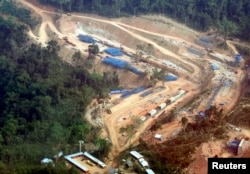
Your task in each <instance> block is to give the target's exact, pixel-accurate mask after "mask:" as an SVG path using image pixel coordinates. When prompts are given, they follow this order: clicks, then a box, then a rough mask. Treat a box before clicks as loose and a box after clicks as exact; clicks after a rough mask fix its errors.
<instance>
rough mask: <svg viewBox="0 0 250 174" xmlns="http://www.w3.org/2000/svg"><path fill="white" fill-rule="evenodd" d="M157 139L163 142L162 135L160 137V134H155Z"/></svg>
mask: <svg viewBox="0 0 250 174" xmlns="http://www.w3.org/2000/svg"><path fill="white" fill-rule="evenodd" d="M154 137H155V138H156V139H158V140H162V135H160V134H155V136H154Z"/></svg>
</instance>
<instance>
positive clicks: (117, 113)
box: [16, 0, 242, 157]
mask: <svg viewBox="0 0 250 174" xmlns="http://www.w3.org/2000/svg"><path fill="white" fill-rule="evenodd" d="M16 1H17V2H19V3H21V4H23V5H24V6H26V7H28V8H30V9H32V10H33V11H34V12H35V13H37V14H38V15H39V16H41V18H42V23H41V25H40V28H39V38H38V39H39V40H38V41H39V42H41V43H42V45H43V46H46V43H47V42H48V41H49V40H50V38H49V34H48V33H47V30H48V29H50V30H51V31H52V32H53V33H54V34H55V35H56V36H57V37H58V38H62V37H63V36H69V37H70V40H71V41H72V42H73V43H75V44H76V47H75V48H76V49H78V50H82V47H83V44H82V43H81V42H80V41H79V39H78V38H77V37H76V35H74V34H72V33H71V34H69V33H67V32H66V30H65V31H64V30H62V28H60V27H59V28H57V27H56V25H55V24H54V23H53V19H52V17H51V16H53V15H55V14H57V13H56V12H53V11H46V10H43V9H40V8H39V6H35V5H33V4H31V3H30V2H27V1H24V0H16ZM65 17H68V16H66V15H65V14H64V15H62V18H65ZM68 18H69V17H68ZM70 19H72V20H73V19H89V20H92V21H98V23H105V24H109V25H112V26H113V27H116V28H117V29H119V30H120V31H123V32H126V33H127V34H129V36H131V38H136V39H137V40H139V41H142V42H143V43H145V44H151V45H153V47H154V48H155V49H157V50H158V51H159V52H161V53H162V54H163V55H166V57H170V58H173V59H174V60H175V61H176V62H178V63H181V64H182V65H183V66H188V67H190V69H192V70H193V72H192V73H189V74H188V73H186V72H185V73H183V75H185V76H189V77H190V79H192V78H194V77H195V78H196V77H201V76H202V74H201V69H200V67H198V66H197V65H196V64H194V63H191V62H189V61H188V60H187V59H185V58H184V57H182V56H180V55H178V54H176V53H174V52H171V51H170V50H168V49H166V48H165V47H163V46H160V45H158V44H157V42H156V41H154V40H153V39H147V38H145V37H143V34H142V35H140V33H139V32H141V33H146V34H150V35H153V36H160V37H165V38H168V39H172V40H175V41H176V42H178V43H184V42H185V44H187V46H193V47H195V48H198V49H202V48H201V47H200V46H198V45H196V44H194V43H191V42H188V41H186V40H183V39H181V38H178V37H174V36H169V35H165V34H159V33H156V32H152V31H147V30H144V29H141V28H137V27H134V26H130V25H127V24H124V23H121V22H118V21H112V20H108V19H99V18H95V17H89V16H84V15H76V14H72V15H71V16H70ZM72 24H73V22H72ZM74 25H76V24H74ZM71 28H73V26H71ZM133 30H134V31H136V32H133ZM29 35H30V36H31V37H32V38H34V39H36V38H37V37H36V36H35V35H34V34H33V33H32V31H31V30H30V31H29ZM96 38H100V36H96ZM101 39H105V38H101ZM227 43H228V45H229V47H231V48H232V50H233V52H234V53H237V50H236V49H235V47H234V46H233V45H232V44H231V43H230V42H227ZM115 44H117V43H115ZM86 45H87V44H86ZM118 46H119V45H118ZM125 49H127V50H130V51H131V52H135V50H134V48H129V47H125ZM153 61H157V60H153ZM239 72H240V73H239V77H240V75H241V74H242V72H241V71H240V70H239ZM180 79H181V80H179V81H178V82H176V83H175V82H173V83H172V85H170V84H169V85H167V88H166V89H165V90H163V91H161V92H156V93H154V94H152V95H150V96H147V97H145V98H141V97H140V96H139V94H136V95H133V96H131V97H129V98H126V99H123V100H122V102H121V104H119V105H116V106H114V107H113V108H111V109H112V112H113V113H112V115H108V114H106V115H104V117H103V119H104V120H103V121H104V123H105V124H104V125H105V128H106V131H107V133H108V136H109V139H110V140H111V142H112V144H113V148H112V153H113V156H114V157H115V156H118V155H119V153H120V152H122V151H123V150H126V149H127V148H129V146H130V145H134V144H136V143H137V142H138V139H139V138H140V136H141V135H142V134H143V132H145V130H147V128H148V127H150V125H152V124H154V119H153V118H148V120H146V121H145V122H143V124H142V125H141V126H140V127H139V128H138V129H137V131H136V133H135V134H134V135H133V136H132V138H131V140H130V141H128V142H125V143H124V142H122V141H120V138H121V134H120V133H119V130H120V128H121V127H125V126H126V125H127V124H128V123H131V121H130V120H128V121H126V122H124V123H123V122H121V123H119V124H118V122H117V120H119V118H121V117H123V116H126V117H127V116H129V115H134V116H139V113H141V112H144V113H147V112H148V111H149V110H151V109H153V108H155V107H156V106H157V105H158V104H159V103H160V102H163V101H164V100H166V99H167V98H168V97H169V96H173V95H174V94H175V93H176V92H177V91H178V89H179V88H182V89H185V90H186V91H189V93H188V97H189V99H190V98H191V99H192V98H193V97H194V93H192V92H190V91H191V90H193V89H197V87H198V86H197V85H196V84H194V83H190V81H188V80H187V79H185V78H182V77H181V78H180ZM196 80H199V79H196ZM237 90H238V91H240V86H239V85H238V86H237ZM159 95H164V96H165V97H164V98H162V99H161V100H159V101H158V102H155V103H151V102H149V100H150V99H151V98H157V97H159ZM185 101H187V98H186V99H181V100H180V101H179V102H185ZM232 106H233V105H232ZM174 107H177V104H173V105H171V106H169V107H168V111H170V110H171V109H173V108H174ZM159 114H160V112H159ZM89 115H90V114H89V112H88V116H89ZM156 117H157V116H156ZM89 121H90V122H91V119H89ZM179 126H180V125H178V124H177V123H175V124H174V126H169V127H168V128H167V129H166V132H162V133H165V134H166V135H170V132H172V131H174V130H175V129H177V128H179Z"/></svg>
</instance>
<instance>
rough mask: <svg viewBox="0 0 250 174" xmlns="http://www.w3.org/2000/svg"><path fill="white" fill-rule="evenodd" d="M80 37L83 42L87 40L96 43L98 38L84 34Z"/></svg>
mask: <svg viewBox="0 0 250 174" xmlns="http://www.w3.org/2000/svg"><path fill="white" fill-rule="evenodd" d="M78 38H79V39H80V41H82V42H86V43H96V40H95V39H94V38H92V37H91V36H88V35H82V34H79V35H78Z"/></svg>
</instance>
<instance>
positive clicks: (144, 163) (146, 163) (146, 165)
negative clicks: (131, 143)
mask: <svg viewBox="0 0 250 174" xmlns="http://www.w3.org/2000/svg"><path fill="white" fill-rule="evenodd" d="M139 163H140V164H141V166H142V167H144V168H146V167H149V165H148V162H147V161H146V160H145V159H143V158H140V159H139Z"/></svg>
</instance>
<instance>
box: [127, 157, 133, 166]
mask: <svg viewBox="0 0 250 174" xmlns="http://www.w3.org/2000/svg"><path fill="white" fill-rule="evenodd" d="M126 166H127V167H128V168H132V167H133V162H132V161H131V159H129V158H128V159H127V160H126Z"/></svg>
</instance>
